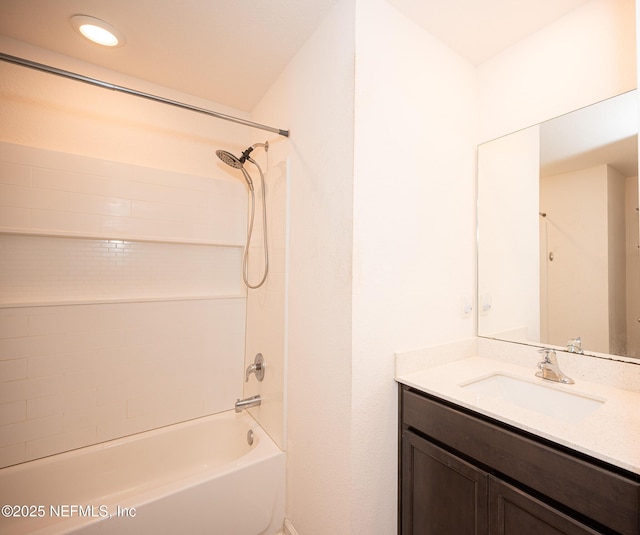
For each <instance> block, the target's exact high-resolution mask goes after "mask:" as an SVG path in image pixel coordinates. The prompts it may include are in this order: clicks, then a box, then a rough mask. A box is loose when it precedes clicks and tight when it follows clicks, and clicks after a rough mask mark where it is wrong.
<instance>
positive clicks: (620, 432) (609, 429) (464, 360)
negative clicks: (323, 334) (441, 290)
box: [396, 338, 640, 474]
mask: <svg viewBox="0 0 640 535" xmlns="http://www.w3.org/2000/svg"><path fill="white" fill-rule="evenodd" d="M557 354H558V362H559V365H560V368H561V369H562V371H563V372H564V373H565V374H566V375H568V376H569V377H571V378H573V379H574V380H575V384H573V385H560V384H558V383H553V382H550V381H545V380H543V379H538V378H536V377H535V372H536V371H537V370H538V368H537V367H536V363H537V362H539V361H540V355H539V354H538V352H537V348H535V347H530V346H524V345H519V344H513V343H507V342H499V341H496V340H488V339H482V338H474V339H470V340H465V341H461V342H456V343H453V344H447V345H443V346H437V347H432V348H426V349H422V350H417V351H410V352H406V353H401V354H397V355H396V380H397V381H398V382H399V383H402V384H405V385H407V386H411V387H414V388H416V389H418V390H420V391H422V392H425V393H428V394H432V395H434V396H437V397H439V398H441V399H444V400H446V401H450V402H452V403H455V404H457V405H460V406H462V407H466V408H468V409H472V410H474V411H476V412H479V413H481V414H484V415H486V416H489V417H491V418H495V419H497V420H500V421H502V422H505V423H507V424H510V425H513V426H514V427H517V428H520V429H523V430H525V431H529V432H531V433H534V434H536V435H538V436H541V437H544V438H547V439H550V440H552V441H554V442H556V443H558V444H562V445H564V446H568V447H570V448H572V449H574V450H577V451H580V452H582V453H585V454H587V455H590V456H592V457H594V458H596V459H600V460H602V461H606V462H608V463H610V464H613V465H615V466H618V467H620V468H623V469H625V470H629V471H631V472H634V473H636V474H640V448H638V442H639V441H640V412H639V411H638V407H640V363H638V364H636V363H634V362H632V361H631V360H629V362H623V361H614V360H609V359H605V358H592V357H585V356H582V355H575V354H571V353H565V352H561V351H558V353H557ZM494 372H499V373H504V374H507V375H511V376H514V377H520V378H523V379H525V380H533V381H536V382H540V383H541V384H544V385H546V386H549V387H551V388H557V389H560V390H565V391H568V392H577V393H584V394H586V395H587V396H594V397H599V398H602V399H605V400H606V402H605V403H604V404H603V405H601V406H600V407H599V408H598V409H597V410H595V411H594V412H593V413H591V414H590V415H588V416H586V417H585V418H584V419H582V420H581V421H580V422H576V423H572V422H567V421H566V419H562V418H557V419H556V418H553V417H551V416H545V415H543V414H540V413H538V412H535V411H532V410H527V409H524V408H521V407H518V406H516V405H513V404H511V403H508V402H504V401H500V400H499V399H496V398H489V397H483V396H480V397H478V396H477V395H476V394H475V393H473V392H472V391H470V390H465V389H463V388H462V387H461V386H460V385H461V384H464V383H465V382H468V381H470V380H473V379H477V378H480V377H484V376H487V375H489V374H491V373H494ZM559 410H561V409H560V408H559Z"/></svg>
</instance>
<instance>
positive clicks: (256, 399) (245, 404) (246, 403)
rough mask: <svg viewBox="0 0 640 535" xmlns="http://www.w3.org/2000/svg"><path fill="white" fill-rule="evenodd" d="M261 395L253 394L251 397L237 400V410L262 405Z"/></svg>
mask: <svg viewBox="0 0 640 535" xmlns="http://www.w3.org/2000/svg"><path fill="white" fill-rule="evenodd" d="M261 401H262V400H261V399H260V396H259V395H257V396H251V397H250V398H245V399H239V400H238V401H236V412H242V411H243V410H244V409H248V408H249V407H257V406H258V405H260V402H261Z"/></svg>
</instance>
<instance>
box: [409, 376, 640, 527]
mask: <svg viewBox="0 0 640 535" xmlns="http://www.w3.org/2000/svg"><path fill="white" fill-rule="evenodd" d="M402 403H403V408H402V410H403V423H404V425H406V426H409V427H412V428H414V429H416V430H417V431H419V432H421V433H424V434H426V435H428V436H430V437H432V438H433V439H435V440H437V441H439V442H441V443H443V444H446V445H447V446H449V447H451V448H453V449H454V450H456V451H458V452H460V453H461V454H463V455H466V456H469V457H471V458H473V459H475V460H477V461H478V463H480V464H482V465H484V466H487V467H490V468H491V469H492V470H495V471H496V472H499V473H501V474H504V475H505V476H507V477H509V478H512V479H514V480H516V481H519V482H520V483H522V484H523V485H525V486H527V487H529V488H531V489H533V490H535V491H537V492H540V493H541V494H544V495H546V496H548V497H549V498H550V499H552V500H554V501H556V502H558V503H561V504H563V505H565V506H567V507H569V508H571V509H573V510H574V511H577V512H578V513H581V514H583V515H585V516H586V517H588V518H591V519H593V520H595V521H596V522H599V523H601V524H603V525H606V526H609V527H611V528H612V529H614V530H615V531H616V532H619V533H622V534H624V535H638V534H639V533H640V528H639V518H638V501H639V497H640V490H639V489H640V484H638V483H637V482H635V481H632V480H631V479H628V478H625V477H623V476H620V475H618V474H615V473H613V472H609V471H607V470H605V469H603V468H600V467H599V466H596V465H592V464H589V463H588V462H585V461H583V460H582V459H579V458H577V457H573V456H571V455H568V454H566V453H564V452H562V451H560V450H556V449H554V448H552V447H550V446H548V445H546V444H544V443H542V442H537V441H535V440H533V439H531V438H529V437H526V436H523V435H520V434H518V433H516V432H514V431H511V430H509V429H506V428H504V427H501V426H499V425H496V424H494V423H492V422H488V421H485V420H484V419H481V418H478V417H475V416H472V415H469V414H467V413H464V412H460V411H458V410H456V409H454V408H452V407H449V406H448V405H444V404H442V403H439V402H437V401H435V400H432V399H430V398H427V397H425V396H423V395H421V394H417V393H415V392H412V391H409V390H408V389H407V388H406V387H403V392H402Z"/></svg>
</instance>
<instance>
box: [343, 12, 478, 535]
mask: <svg viewBox="0 0 640 535" xmlns="http://www.w3.org/2000/svg"><path fill="white" fill-rule="evenodd" d="M475 83H476V80H475V70H474V68H473V67H472V65H471V64H470V63H468V62H467V61H465V60H463V59H462V58H460V57H459V56H457V55H456V54H455V53H453V52H452V51H451V50H450V49H448V48H446V47H445V46H444V45H442V43H441V42H439V41H438V40H437V39H435V38H434V37H432V36H431V35H429V34H428V33H427V32H425V31H424V30H423V29H421V28H420V27H418V26H417V25H416V24H414V23H413V22H412V21H411V20H410V19H408V18H407V17H406V16H404V15H403V14H401V13H400V12H399V11H397V10H396V9H395V8H394V7H392V6H391V5H389V4H388V3H387V2H385V1H383V0H377V1H370V0H367V1H361V2H358V3H357V12H356V95H355V98H356V122H355V173H354V239H353V271H354V273H353V362H352V381H351V388H352V394H351V396H352V401H351V418H352V432H351V474H352V485H353V499H354V502H353V512H352V519H351V529H350V530H349V533H351V534H374V533H378V534H381V535H382V534H387V533H394V531H395V529H396V502H395V500H394V498H395V496H396V490H397V481H396V480H397V477H396V476H397V474H396V471H397V466H396V464H395V462H394V460H395V459H396V456H397V403H396V400H397V385H396V384H395V382H394V381H393V370H394V353H395V352H397V351H401V350H406V349H411V348H417V347H424V346H426V345H431V344H435V343H439V342H446V341H450V340H456V339H461V338H466V337H469V336H472V335H473V333H474V322H473V319H472V318H462V317H461V314H462V312H461V299H462V297H464V296H467V297H468V298H469V300H472V295H473V293H474V287H473V286H474V271H475V268H474V221H475V210H474V162H475V158H474V154H475Z"/></svg>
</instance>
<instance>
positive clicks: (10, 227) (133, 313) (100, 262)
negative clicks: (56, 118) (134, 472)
mask: <svg viewBox="0 0 640 535" xmlns="http://www.w3.org/2000/svg"><path fill="white" fill-rule="evenodd" d="M245 218H246V192H245V191H244V188H243V185H242V184H241V183H240V182H238V183H235V182H231V181H228V180H217V179H214V178H207V177H194V176H187V175H184V174H180V173H172V172H169V171H162V170H155V169H148V168H142V167H138V166H132V165H127V164H123V163H116V162H108V161H103V160H96V159H93V158H88V157H84V156H77V155H72V154H63V153H57V152H53V151H47V150H42V149H37V148H32V147H24V146H20V145H12V144H8V143H0V466H7V465H11V464H15V463H19V462H23V461H27V460H31V459H35V458H38V457H42V456H46V455H50V454H54V453H59V452H62V451H66V450H69V449H74V448H78V447H82V446H86V445H90V444H93V443H96V442H101V441H105V440H109V439H113V438H116V437H121V436H124V435H128V434H131V433H137V432H140V431H145V430H148V429H152V428H154V427H159V426H163V425H167V424H173V423H176V422H180V421H183V420H186V419H190V418H195V417H199V416H203V415H206V414H211V413H215V412H220V411H223V410H227V409H229V408H231V407H232V406H233V403H234V401H235V399H236V398H238V397H241V395H242V370H243V362H242V360H243V354H244V343H245V316H246V292H245V290H244V288H243V287H242V284H241V278H240V273H241V252H242V245H243V241H244V230H245V225H246V221H245Z"/></svg>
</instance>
